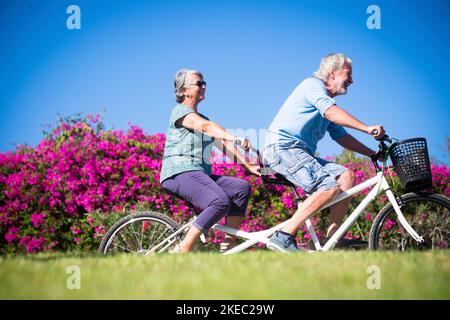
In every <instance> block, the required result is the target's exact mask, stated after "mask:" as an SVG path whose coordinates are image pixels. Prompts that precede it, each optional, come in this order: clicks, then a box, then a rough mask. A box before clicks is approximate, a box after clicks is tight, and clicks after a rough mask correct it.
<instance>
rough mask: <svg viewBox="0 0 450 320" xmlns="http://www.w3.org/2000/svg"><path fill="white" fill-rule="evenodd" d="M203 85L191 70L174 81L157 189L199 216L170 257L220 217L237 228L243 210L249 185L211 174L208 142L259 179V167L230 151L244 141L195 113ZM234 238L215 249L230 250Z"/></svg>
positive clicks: (187, 247)
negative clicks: (187, 204) (194, 209)
mask: <svg viewBox="0 0 450 320" xmlns="http://www.w3.org/2000/svg"><path fill="white" fill-rule="evenodd" d="M205 91H206V82H205V81H204V80H203V76H202V74H201V73H200V72H199V71H196V70H186V69H183V70H180V71H178V72H177V74H176V76H175V95H176V101H177V103H178V104H177V105H176V106H175V108H174V109H173V110H172V114H171V116H170V122H169V129H168V131H167V136H166V144H165V148H164V158H163V163H162V170H161V176H160V182H161V186H162V187H163V188H164V189H166V190H167V191H169V192H170V193H173V194H176V195H179V196H180V197H181V198H183V199H185V200H187V201H189V202H190V203H192V204H193V205H194V206H195V207H197V208H200V209H201V210H202V211H201V213H200V214H199V216H198V218H197V220H195V222H194V223H193V226H192V227H191V228H190V229H189V231H188V232H187V234H186V236H185V238H184V239H183V241H182V242H181V244H180V245H178V246H176V247H175V249H174V250H173V251H174V252H180V253H184V252H188V251H190V250H191V248H192V247H193V245H194V244H195V243H196V242H197V240H198V238H199V237H200V235H201V234H202V233H204V232H207V231H208V230H209V229H210V228H211V227H212V226H213V225H214V224H215V223H217V222H218V221H219V220H220V219H221V218H222V217H226V220H227V221H226V222H227V225H228V226H230V227H233V228H238V227H239V225H240V224H241V222H242V219H243V216H244V214H245V210H246V208H247V204H248V199H249V193H250V186H249V184H248V182H247V181H245V180H242V179H238V178H235V177H226V176H217V175H212V174H211V163H210V157H211V150H212V144H213V142H214V143H215V144H216V146H217V147H218V148H219V150H224V149H223V147H225V148H226V149H227V150H228V151H229V152H230V153H231V154H233V155H234V156H235V157H236V158H237V159H238V160H240V161H241V162H242V163H243V164H244V165H245V166H246V167H247V168H248V170H249V171H250V172H252V173H254V174H259V173H258V171H257V170H258V169H259V166H257V165H251V164H249V163H248V162H247V160H246V159H245V157H243V156H242V155H241V154H240V153H239V151H238V150H237V149H236V147H235V143H236V142H237V141H241V142H242V146H243V147H244V148H246V149H248V148H250V143H249V142H248V140H247V139H241V138H238V137H236V136H234V135H232V134H230V133H229V132H227V131H226V130H225V129H224V128H223V127H221V126H220V125H218V124H217V123H215V122H212V121H210V120H209V119H208V118H207V117H206V116H204V115H203V114H201V113H199V112H198V109H197V108H198V104H199V103H200V102H201V101H203V100H204V99H205ZM236 241H237V240H236V238H235V237H232V236H226V237H225V240H224V242H223V243H222V244H221V250H222V251H223V250H227V249H229V248H231V247H233V246H234V245H236Z"/></svg>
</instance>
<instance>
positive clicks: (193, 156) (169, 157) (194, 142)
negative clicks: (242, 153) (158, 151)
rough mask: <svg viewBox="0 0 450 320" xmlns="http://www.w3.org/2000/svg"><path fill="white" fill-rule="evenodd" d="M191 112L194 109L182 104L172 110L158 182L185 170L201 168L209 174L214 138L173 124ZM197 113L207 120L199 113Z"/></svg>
mask: <svg viewBox="0 0 450 320" xmlns="http://www.w3.org/2000/svg"><path fill="white" fill-rule="evenodd" d="M193 112H195V110H193V109H191V108H189V107H187V106H185V105H182V104H177V105H176V106H175V108H174V109H173V110H172V113H171V115H170V121H169V128H168V129H167V134H166V143H165V146H164V156H163V161H162V168H161V174H160V179H159V181H160V183H162V182H163V181H164V180H166V179H167V178H170V177H172V176H174V175H176V174H180V173H183V172H187V171H195V170H201V171H204V172H205V173H206V174H208V175H211V161H210V158H211V151H212V146H213V143H212V142H213V141H214V139H213V138H211V137H210V136H208V135H206V134H203V133H201V132H194V131H192V130H189V129H187V128H185V127H183V126H181V125H179V126H176V124H175V123H176V122H177V120H179V119H181V118H183V117H184V116H185V115H187V114H189V113H193ZM198 115H199V116H201V117H202V118H204V119H206V120H209V119H208V118H207V117H205V116H204V115H202V114H201V113H198Z"/></svg>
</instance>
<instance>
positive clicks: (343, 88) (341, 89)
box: [336, 83, 349, 95]
mask: <svg viewBox="0 0 450 320" xmlns="http://www.w3.org/2000/svg"><path fill="white" fill-rule="evenodd" d="M348 86H349V85H347V84H346V83H342V84H340V85H339V86H338V87H337V90H336V93H337V94H338V95H344V94H347V88H348Z"/></svg>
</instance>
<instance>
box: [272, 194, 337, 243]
mask: <svg viewBox="0 0 450 320" xmlns="http://www.w3.org/2000/svg"><path fill="white" fill-rule="evenodd" d="M340 190H341V189H340V188H339V187H334V188H332V189H329V190H325V191H316V192H314V193H313V194H312V195H311V196H310V197H308V198H307V199H306V200H305V201H303V202H302V204H301V206H300V210H298V211H297V212H296V213H295V214H294V215H293V216H292V218H291V219H289V220H288V223H287V225H286V226H285V227H284V228H283V229H282V230H281V231H283V232H286V233H289V234H292V235H295V234H296V233H297V230H298V228H299V227H300V226H301V225H302V224H303V223H305V221H306V220H307V219H308V218H309V217H311V216H312V215H313V214H314V213H316V212H317V210H319V209H320V207H321V206H322V205H324V204H325V203H326V202H328V201H330V200H331V199H333V198H334V197H335V196H336V195H338V194H339V192H340Z"/></svg>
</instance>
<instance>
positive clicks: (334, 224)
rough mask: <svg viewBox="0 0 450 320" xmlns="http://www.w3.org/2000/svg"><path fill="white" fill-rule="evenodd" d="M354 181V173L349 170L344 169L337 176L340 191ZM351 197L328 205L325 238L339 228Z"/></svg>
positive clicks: (350, 186)
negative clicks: (328, 213) (328, 223)
mask: <svg viewBox="0 0 450 320" xmlns="http://www.w3.org/2000/svg"><path fill="white" fill-rule="evenodd" d="M354 181H355V174H354V172H353V171H351V170H346V171H344V172H343V173H342V174H341V175H340V176H339V177H338V183H339V186H340V192H343V191H347V190H349V189H350V188H352V187H353V184H354ZM351 201H352V198H351V197H349V198H348V199H345V200H342V201H340V202H338V203H336V204H335V205H333V206H331V207H330V225H329V227H328V230H327V235H326V237H327V238H330V237H331V236H332V235H333V234H334V233H335V232H336V231H337V229H339V227H340V225H341V224H342V221H343V220H344V217H345V214H346V213H347V210H348V207H349V206H350V202H351Z"/></svg>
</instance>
